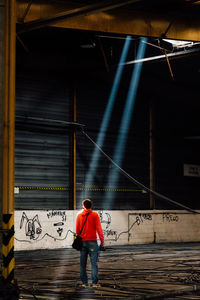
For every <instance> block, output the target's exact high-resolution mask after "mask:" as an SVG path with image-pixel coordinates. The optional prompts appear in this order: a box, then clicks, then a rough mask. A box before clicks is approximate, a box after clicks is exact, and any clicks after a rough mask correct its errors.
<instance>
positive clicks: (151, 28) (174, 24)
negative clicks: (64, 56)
mask: <svg viewBox="0 0 200 300" xmlns="http://www.w3.org/2000/svg"><path fill="white" fill-rule="evenodd" d="M54 26H57V27H63V28H70V29H80V30H89V31H98V32H104V33H114V34H123V35H127V34H129V35H136V36H147V37H159V38H164V37H165V38H168V39H177V40H187V41H200V19H199V18H194V17H192V16H190V15H187V16H178V15H177V16H176V18H174V16H173V15H172V16H170V14H164V13H163V14H161V13H159V14H156V13H152V12H151V13H149V12H141V11H135V10H132V11H128V10H125V9H124V10H120V11H112V12H107V13H105V12H104V13H103V12H102V13H96V14H93V15H89V16H85V17H76V18H74V19H71V20H65V21H63V22H60V23H57V24H56V25H54Z"/></svg>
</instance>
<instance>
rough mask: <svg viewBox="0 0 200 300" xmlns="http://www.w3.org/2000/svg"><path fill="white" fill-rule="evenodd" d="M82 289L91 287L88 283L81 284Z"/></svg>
mask: <svg viewBox="0 0 200 300" xmlns="http://www.w3.org/2000/svg"><path fill="white" fill-rule="evenodd" d="M81 287H82V288H87V287H89V285H88V284H87V283H83V284H81Z"/></svg>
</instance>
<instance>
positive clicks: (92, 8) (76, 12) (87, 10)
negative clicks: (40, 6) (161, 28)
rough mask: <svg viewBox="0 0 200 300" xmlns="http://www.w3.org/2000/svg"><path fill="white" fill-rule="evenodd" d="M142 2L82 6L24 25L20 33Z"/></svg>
mask: <svg viewBox="0 0 200 300" xmlns="http://www.w3.org/2000/svg"><path fill="white" fill-rule="evenodd" d="M136 2H141V0H107V1H99V2H97V3H95V4H90V5H85V6H81V7H78V8H75V9H72V10H67V11H64V12H61V13H59V14H57V15H53V16H49V17H46V18H43V19H42V18H40V19H38V20H35V21H32V22H27V23H24V24H23V25H21V26H19V29H18V33H22V32H27V31H31V30H35V29H39V28H42V27H45V26H49V25H53V24H56V23H58V22H60V21H63V20H65V19H72V18H75V17H77V16H79V17H80V16H81V17H83V16H86V15H90V14H95V13H99V12H102V11H107V10H112V9H116V8H119V7H123V6H125V5H129V4H132V3H136Z"/></svg>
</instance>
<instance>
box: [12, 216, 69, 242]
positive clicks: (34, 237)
mask: <svg viewBox="0 0 200 300" xmlns="http://www.w3.org/2000/svg"><path fill="white" fill-rule="evenodd" d="M67 225H68V224H67V215H66V211H60V210H50V211H47V213H46V215H45V217H44V215H43V216H42V220H40V219H39V216H38V214H36V215H34V216H28V212H22V216H21V220H20V227H19V229H20V232H19V233H20V237H23V238H16V237H15V239H16V240H17V241H19V242H29V243H32V242H38V241H41V240H43V239H44V238H45V237H50V238H52V239H53V240H54V241H63V240H65V239H66V238H67V236H68V234H69V233H71V234H74V233H73V231H71V230H70V229H69V228H68V226H67Z"/></svg>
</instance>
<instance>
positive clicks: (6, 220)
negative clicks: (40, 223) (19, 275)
mask: <svg viewBox="0 0 200 300" xmlns="http://www.w3.org/2000/svg"><path fill="white" fill-rule="evenodd" d="M15 4H16V2H15V0H4V5H5V6H4V40H3V41H4V43H3V68H2V70H3V93H2V94H3V97H2V98H3V101H2V104H3V105H2V106H1V110H2V109H3V111H1V113H2V116H3V128H2V129H3V143H2V145H3V147H1V149H3V152H2V154H3V177H2V182H3V190H2V195H3V197H2V199H3V200H2V213H3V222H2V227H3V231H4V233H3V245H2V253H3V269H2V276H3V278H4V279H5V281H7V282H14V171H15V170H14V144H15V136H14V129H15V55H16V53H15V52H16V51H15V45H16V6H15Z"/></svg>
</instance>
